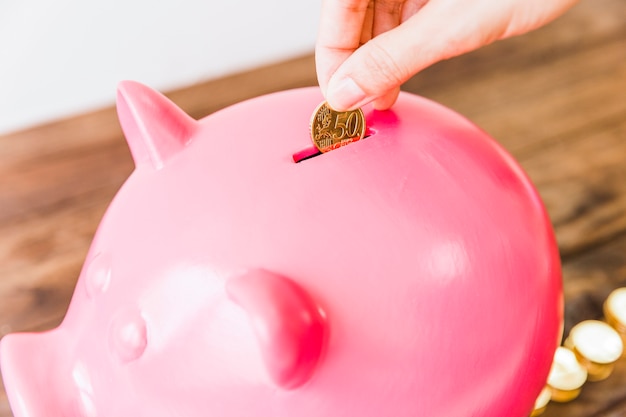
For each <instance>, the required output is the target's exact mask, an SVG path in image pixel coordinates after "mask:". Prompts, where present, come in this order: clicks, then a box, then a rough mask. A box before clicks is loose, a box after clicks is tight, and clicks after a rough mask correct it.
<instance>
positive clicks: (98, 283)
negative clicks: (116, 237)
mask: <svg viewBox="0 0 626 417" xmlns="http://www.w3.org/2000/svg"><path fill="white" fill-rule="evenodd" d="M110 282H111V256H110V255H109V254H108V253H103V252H100V253H98V254H96V256H94V257H93V258H91V260H90V261H89V263H88V265H87V269H86V271H85V290H86V292H87V296H88V297H90V298H93V297H96V296H97V295H98V294H102V293H104V292H105V291H106V290H107V289H108V288H109V284H110Z"/></svg>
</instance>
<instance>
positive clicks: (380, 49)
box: [326, 1, 506, 111]
mask: <svg viewBox="0 0 626 417" xmlns="http://www.w3.org/2000/svg"><path fill="white" fill-rule="evenodd" d="M447 3H450V2H444V4H447ZM437 4H441V3H437V2H434V1H431V2H429V3H428V4H427V5H426V6H425V7H423V8H422V9H421V10H420V11H419V12H418V13H416V14H415V15H413V16H412V17H411V18H409V19H408V20H406V21H405V22H404V23H402V24H401V25H400V26H398V27H396V28H394V29H392V30H390V31H388V32H385V33H383V34H380V35H379V36H377V37H375V38H373V39H372V40H370V41H369V42H367V43H366V44H365V45H363V46H361V47H360V48H359V49H357V50H356V51H355V52H354V53H353V54H352V55H350V57H349V58H348V59H346V60H345V61H344V62H343V63H342V65H341V66H339V68H337V70H336V71H335V73H334V74H333V75H332V77H331V78H330V80H329V82H328V87H327V90H326V100H327V101H328V104H329V105H330V106H331V107H332V108H334V109H336V110H339V111H343V110H351V109H355V108H357V107H361V106H363V105H364V104H367V103H369V102H370V101H373V100H376V99H378V100H377V103H383V104H382V105H381V106H379V107H384V108H388V107H390V106H391V105H392V104H393V102H394V101H395V98H396V96H397V91H398V88H399V86H400V85H401V84H402V83H403V82H405V81H407V80H408V79H409V78H410V77H411V76H413V75H414V74H416V73H417V72H419V71H421V70H422V69H424V68H426V67H427V66H429V65H432V64H434V63H435V62H437V61H440V60H442V59H446V58H450V57H452V56H455V55H460V54H461V53H464V52H467V51H469V50H472V49H475V48H478V47H479V46H481V45H484V44H487V43H489V42H491V41H493V40H495V39H497V38H499V37H500V36H501V34H502V33H503V32H504V30H505V29H506V24H504V25H501V24H499V22H498V21H502V20H503V19H493V16H490V17H489V20H487V21H490V26H491V27H486V26H488V25H485V24H484V22H485V21H486V19H485V15H484V14H483V15H478V16H476V15H477V14H479V13H476V12H471V11H468V10H467V9H464V10H463V11H459V10H454V9H448V8H443V7H439V6H437ZM471 15H474V16H471ZM481 22H482V23H483V24H481Z"/></svg>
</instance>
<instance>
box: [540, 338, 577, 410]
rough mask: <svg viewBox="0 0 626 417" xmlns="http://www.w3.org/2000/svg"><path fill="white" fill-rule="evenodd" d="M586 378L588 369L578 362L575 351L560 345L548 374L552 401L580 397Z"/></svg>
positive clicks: (565, 400) (563, 400)
mask: <svg viewBox="0 0 626 417" xmlns="http://www.w3.org/2000/svg"><path fill="white" fill-rule="evenodd" d="M586 380H587V369H585V367H583V366H582V365H581V364H580V363H579V362H578V359H577V358H576V355H575V354H574V352H572V351H571V350H570V349H568V348H566V347H562V346H561V347H558V348H557V349H556V352H554V362H552V368H551V369H550V374H549V376H548V386H549V387H550V391H551V399H552V401H557V402H567V401H571V400H573V399H574V398H576V397H578V394H580V390H581V388H582V386H583V384H584V383H585V381H586Z"/></svg>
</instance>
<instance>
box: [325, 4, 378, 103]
mask: <svg viewBox="0 0 626 417" xmlns="http://www.w3.org/2000/svg"><path fill="white" fill-rule="evenodd" d="M369 3H370V0H323V1H322V11H321V16H320V26H319V32H318V36H317V43H316V46H315V63H316V67H317V79H318V82H319V84H320V87H321V88H322V91H323V92H325V91H326V86H327V84H328V80H330V77H331V76H332V75H333V73H334V72H335V70H336V69H337V68H338V67H339V66H340V65H341V64H342V63H343V62H344V61H345V60H346V59H347V58H348V57H349V56H350V55H351V54H352V52H354V51H355V50H356V49H357V48H358V47H359V45H360V41H361V32H362V30H363V23H364V21H365V15H366V13H367V8H368V5H369Z"/></svg>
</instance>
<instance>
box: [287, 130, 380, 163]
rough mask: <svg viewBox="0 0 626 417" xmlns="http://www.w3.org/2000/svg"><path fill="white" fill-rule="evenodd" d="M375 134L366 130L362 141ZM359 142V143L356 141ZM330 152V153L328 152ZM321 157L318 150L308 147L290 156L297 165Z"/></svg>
mask: <svg viewBox="0 0 626 417" xmlns="http://www.w3.org/2000/svg"><path fill="white" fill-rule="evenodd" d="M375 133H376V132H375V131H374V130H373V129H367V131H366V132H365V136H363V139H361V140H364V139H367V138H369V137H370V136H374V134H375ZM357 142H360V141H357ZM346 146H350V144H348V145H346ZM329 152H332V151H329ZM319 155H322V152H320V151H319V149H317V148H316V147H315V146H310V147H308V148H305V149H302V150H301V151H298V152H296V153H294V154H293V155H292V158H293V162H295V163H299V162H302V161H306V160H307V159H312V158H315V157H316V156H319Z"/></svg>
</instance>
